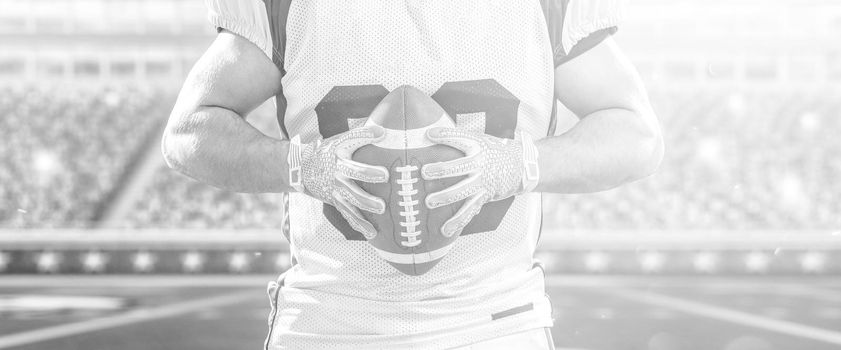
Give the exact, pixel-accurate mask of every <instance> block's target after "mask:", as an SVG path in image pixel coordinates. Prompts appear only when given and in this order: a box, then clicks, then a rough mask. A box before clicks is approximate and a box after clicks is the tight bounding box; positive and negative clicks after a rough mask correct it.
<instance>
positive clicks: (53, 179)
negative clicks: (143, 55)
mask: <svg viewBox="0 0 841 350" xmlns="http://www.w3.org/2000/svg"><path fill="white" fill-rule="evenodd" d="M171 100H173V98H171V97H165V96H161V92H160V91H156V90H153V89H149V88H145V87H114V88H104V87H98V88H87V89H79V88H78V87H72V88H71V87H66V88H57V87H51V86H49V85H46V84H45V85H43V86H40V87H19V86H15V87H3V88H0V140H2V142H0V227H7V228H30V227H39V228H45V227H47V228H49V227H61V228H64V227H76V226H86V225H87V224H88V223H89V222H90V221H91V220H92V219H93V218H94V217H95V216H96V215H97V211H98V210H99V209H100V204H101V203H103V201H105V200H106V198H107V196H108V194H109V193H110V192H111V191H112V190H113V188H114V186H115V185H117V184H118V183H119V180H120V176H122V175H123V174H124V172H125V170H126V168H127V166H129V165H130V164H131V162H132V161H133V159H134V156H135V155H136V154H137V153H138V152H141V151H142V150H143V149H144V148H145V145H144V141H145V140H146V139H147V138H149V136H150V132H152V131H154V129H156V128H158V127H160V126H161V125H162V124H161V122H162V121H163V120H164V119H163V118H164V117H165V116H166V115H167V113H168V111H169V109H171V107H172V105H171V104H170V103H166V102H165V101H171Z"/></svg>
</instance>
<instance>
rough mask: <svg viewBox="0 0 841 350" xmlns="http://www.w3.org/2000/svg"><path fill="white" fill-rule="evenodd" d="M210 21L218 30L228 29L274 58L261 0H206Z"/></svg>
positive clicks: (267, 19)
mask: <svg viewBox="0 0 841 350" xmlns="http://www.w3.org/2000/svg"><path fill="white" fill-rule="evenodd" d="M205 4H206V5H207V8H208V15H207V16H208V20H210V23H211V24H212V25H213V26H215V27H216V29H217V30H220V29H227V30H229V31H231V32H233V33H235V34H237V35H240V36H242V37H244V38H246V39H248V40H249V41H251V42H252V43H254V44H255V45H257V47H259V48H260V49H261V50H263V52H265V53H266V55H267V56H268V57H269V58H270V59H271V58H272V37H271V32H270V31H269V17H268V15H267V13H266V6H265V4H264V2H263V1H259V0H205Z"/></svg>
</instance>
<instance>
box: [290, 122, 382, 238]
mask: <svg viewBox="0 0 841 350" xmlns="http://www.w3.org/2000/svg"><path fill="white" fill-rule="evenodd" d="M384 137H385V130H383V128H381V127H379V126H368V127H362V128H358V129H353V130H350V131H347V132H345V133H342V134H339V135H336V136H333V137H330V138H328V139H325V140H319V141H316V142H312V143H308V144H301V140H300V137H299V136H295V137H293V138H292V140H291V142H290V147H289V156H288V158H287V160H288V162H289V184H290V186H292V187H293V188H294V189H295V190H297V191H298V192H302V193H306V194H308V195H310V196H312V197H314V198H316V199H318V200H320V201H322V202H324V203H327V204H330V205H332V206H334V207H336V209H338V210H339V212H340V213H341V214H342V216H343V217H344V218H345V220H347V222H348V223H349V224H350V226H351V227H352V228H353V229H354V230H357V231H359V232H361V233H362V234H363V235H364V236H365V237H366V238H367V239H371V238H373V237H374V236H376V231H375V230H374V226H373V225H372V224H371V223H370V222H368V221H367V220H365V218H364V217H363V216H362V214H361V213H360V212H359V210H360V209H361V210H365V211H368V212H371V213H375V214H382V213H384V212H385V202H383V200H382V199H381V198H377V197H375V196H373V195H371V194H370V193H368V192H365V191H364V190H363V189H362V188H360V187H359V185H357V184H356V183H355V182H354V181H353V180H358V181H363V182H370V183H383V182H386V181H388V170H387V169H386V168H385V167H381V166H372V165H367V164H363V163H360V162H356V161H353V160H351V155H353V152H355V151H356V150H357V149H359V148H360V147H362V146H365V145H368V144H372V143H375V142H377V141H380V140H382V139H383V138H384Z"/></svg>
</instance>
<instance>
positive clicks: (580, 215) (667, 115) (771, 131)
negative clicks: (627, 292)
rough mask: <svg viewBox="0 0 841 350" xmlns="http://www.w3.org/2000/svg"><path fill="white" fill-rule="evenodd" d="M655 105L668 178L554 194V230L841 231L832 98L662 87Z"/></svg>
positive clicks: (840, 109)
mask: <svg viewBox="0 0 841 350" xmlns="http://www.w3.org/2000/svg"><path fill="white" fill-rule="evenodd" d="M651 99H652V104H653V105H654V107H655V109H656V111H657V114H658V117H659V118H660V120H661V123H662V125H663V132H664V136H665V140H666V154H665V158H664V161H663V164H662V166H661V168H660V170H659V171H658V173H657V174H655V175H654V176H651V177H649V178H647V179H644V180H641V181H638V182H636V183H633V184H630V185H627V186H624V187H622V188H618V189H614V190H611V191H607V192H603V193H597V194H585V195H564V196H561V195H547V196H546V197H545V203H546V207H547V209H546V214H547V215H546V216H545V218H546V219H545V220H547V222H546V223H545V225H546V226H548V227H554V228H579V229H588V228H589V229H686V228H691V229H789V228H800V229H803V228H814V229H829V228H837V227H839V224H841V217H839V216H838V215H837V213H839V209H841V208H839V202H838V200H837V198H838V196H839V195H841V188H839V184H838V181H836V180H834V179H838V178H839V176H841V156H839V154H838V153H837V152H836V151H835V150H837V149H839V146H841V141H839V139H838V138H837V137H834V136H833V133H834V132H833V130H838V127H839V126H841V125H840V124H841V123H840V122H839V120H838V116H839V114H841V102H839V101H838V100H837V99H833V98H831V97H830V94H826V93H825V92H815V93H797V92H780V91H776V92H774V91H758V92H739V91H723V90H701V91H694V92H691V93H687V92H668V91H665V90H659V91H658V90H656V89H655V90H654V92H653V93H652V96H651ZM833 213H835V214H833Z"/></svg>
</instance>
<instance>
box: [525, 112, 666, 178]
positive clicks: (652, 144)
mask: <svg viewBox="0 0 841 350" xmlns="http://www.w3.org/2000/svg"><path fill="white" fill-rule="evenodd" d="M635 113H636V112H634V111H631V110H627V109H606V110H602V111H598V112H595V113H592V114H590V115H588V116H586V117H585V118H582V119H581V121H579V122H578V124H576V125H575V126H574V127H573V128H572V129H570V130H569V131H568V132H566V133H564V134H562V135H558V136H554V137H548V138H545V139H543V140H540V141H538V142H537V148H538V153H539V154H540V158H539V164H540V183H539V184H538V186H537V188H536V189H535V191H538V192H553V193H589V192H598V191H603V190H607V189H611V188H614V187H617V186H619V185H622V184H625V183H628V182H631V181H635V180H638V179H640V178H643V177H646V176H648V175H650V174H651V173H653V172H654V170H655V169H656V168H657V166H658V165H659V163H660V159H661V158H662V154H663V143H662V138H661V137H660V133H659V129H658V127H657V126H656V125H649V124H646V123H645V122H644V120H646V119H648V120H650V119H651V118H639V117H638V116H637V115H636V114H635Z"/></svg>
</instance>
